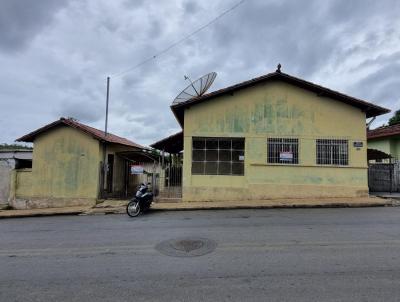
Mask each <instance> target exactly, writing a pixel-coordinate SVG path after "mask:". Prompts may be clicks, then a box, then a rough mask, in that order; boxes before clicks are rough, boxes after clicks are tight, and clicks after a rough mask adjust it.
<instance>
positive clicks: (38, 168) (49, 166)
mask: <svg viewBox="0 0 400 302" xmlns="http://www.w3.org/2000/svg"><path fill="white" fill-rule="evenodd" d="M100 152H101V151H100V144H99V141H98V140H96V139H94V138H92V137H90V136H89V135H87V134H85V133H83V132H81V131H79V130H76V129H73V128H71V127H59V128H56V129H52V130H50V131H47V132H46V133H45V134H42V135H39V136H38V137H37V138H36V139H35V141H34V151H33V161H32V163H33V165H32V195H31V196H32V197H34V198H43V197H45V198H87V199H92V200H95V199H96V198H97V195H98V191H99V168H100V164H99V163H100V161H101V158H100V155H101V154H100Z"/></svg>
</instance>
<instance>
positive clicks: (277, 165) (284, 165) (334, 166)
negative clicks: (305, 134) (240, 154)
mask: <svg viewBox="0 0 400 302" xmlns="http://www.w3.org/2000/svg"><path fill="white" fill-rule="evenodd" d="M250 166H265V167H307V168H340V169H342V168H344V169H346V168H347V169H348V168H352V169H368V166H350V165H349V166H338V165H302V164H272V163H271V164H266V163H250Z"/></svg>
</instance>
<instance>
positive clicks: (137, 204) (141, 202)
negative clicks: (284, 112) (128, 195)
mask: <svg viewBox="0 0 400 302" xmlns="http://www.w3.org/2000/svg"><path fill="white" fill-rule="evenodd" d="M149 185H150V183H148V184H147V185H146V184H144V183H142V184H141V185H140V186H139V188H138V190H137V192H136V195H135V197H134V198H132V199H131V200H130V201H129V203H128V205H127V206H126V213H127V214H128V215H129V216H130V217H136V216H138V215H139V214H140V213H141V212H145V211H147V210H148V209H150V206H151V203H152V202H153V193H151V192H150V191H149Z"/></svg>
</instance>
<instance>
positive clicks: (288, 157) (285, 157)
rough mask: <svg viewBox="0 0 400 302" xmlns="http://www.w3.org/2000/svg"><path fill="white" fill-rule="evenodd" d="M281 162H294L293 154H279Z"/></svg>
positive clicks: (285, 152)
mask: <svg viewBox="0 0 400 302" xmlns="http://www.w3.org/2000/svg"><path fill="white" fill-rule="evenodd" d="M279 160H281V161H293V152H290V151H283V152H280V153H279Z"/></svg>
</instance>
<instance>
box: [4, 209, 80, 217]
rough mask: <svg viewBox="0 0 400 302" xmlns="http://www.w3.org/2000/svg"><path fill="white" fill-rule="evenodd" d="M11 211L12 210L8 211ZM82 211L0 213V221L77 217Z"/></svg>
mask: <svg viewBox="0 0 400 302" xmlns="http://www.w3.org/2000/svg"><path fill="white" fill-rule="evenodd" d="M10 211H12V210H10ZM83 212H84V211H72V212H59V213H34V214H23V213H22V214H12V215H7V216H3V215H2V214H1V213H0V219H7V218H25V217H44V216H66V215H79V214H82V213H83Z"/></svg>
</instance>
